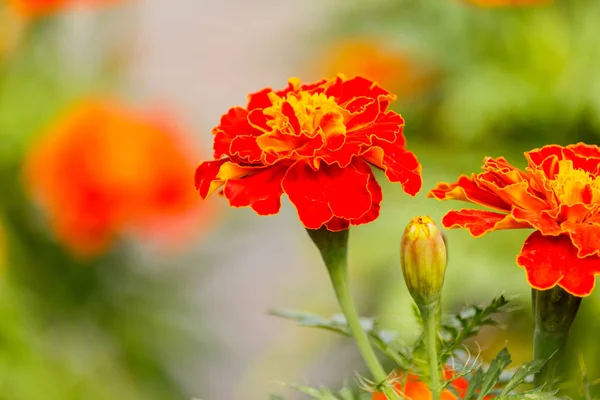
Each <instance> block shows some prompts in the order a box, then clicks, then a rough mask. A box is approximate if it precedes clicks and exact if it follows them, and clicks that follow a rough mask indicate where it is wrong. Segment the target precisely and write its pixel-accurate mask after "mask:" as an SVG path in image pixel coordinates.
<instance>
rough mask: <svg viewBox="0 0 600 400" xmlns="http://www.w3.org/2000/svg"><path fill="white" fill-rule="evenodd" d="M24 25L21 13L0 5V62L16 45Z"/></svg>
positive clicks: (21, 35)
mask: <svg viewBox="0 0 600 400" xmlns="http://www.w3.org/2000/svg"><path fill="white" fill-rule="evenodd" d="M25 26H26V21H25V19H24V18H23V17H22V16H21V15H19V14H18V13H16V12H15V11H14V10H11V9H9V8H5V7H2V6H1V5H0V62H1V61H2V60H3V59H4V58H5V57H6V56H7V55H9V54H10V53H11V52H12V51H13V50H14V49H15V48H16V47H17V46H18V44H19V42H20V41H21V38H22V37H23V33H24V32H25Z"/></svg>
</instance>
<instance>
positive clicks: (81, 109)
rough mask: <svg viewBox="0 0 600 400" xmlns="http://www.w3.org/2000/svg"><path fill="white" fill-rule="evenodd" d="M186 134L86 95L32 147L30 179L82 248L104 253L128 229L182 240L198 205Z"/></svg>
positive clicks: (66, 235) (60, 229)
mask: <svg viewBox="0 0 600 400" xmlns="http://www.w3.org/2000/svg"><path fill="white" fill-rule="evenodd" d="M183 140H184V138H182V137H181V136H180V131H179V130H178V129H175V128H174V127H173V126H172V124H171V122H170V121H167V120H165V119H164V118H162V117H159V116H157V115H155V114H150V113H141V112H137V111H130V110H128V109H127V108H125V107H122V106H120V105H118V104H114V103H112V102H108V101H84V102H81V103H79V104H76V105H75V106H74V107H73V108H72V109H70V110H68V111H67V113H66V114H65V115H64V116H62V117H61V118H59V119H58V120H57V121H56V123H55V124H54V125H53V126H52V127H51V128H50V129H49V130H48V131H47V132H46V134H44V135H43V136H42V137H41V138H40V140H39V141H38V142H37V143H36V144H35V145H34V146H33V148H32V150H31V152H30V153H29V154H28V155H27V158H26V160H25V182H26V185H27V188H28V189H29V191H30V192H31V193H32V195H34V196H35V197H36V200H37V201H38V202H39V203H40V205H41V206H42V208H43V210H44V211H45V213H46V214H47V215H48V217H49V220H50V223H51V225H52V228H53V230H54V231H55V233H56V236H57V238H58V239H59V240H60V241H61V242H63V243H64V244H65V245H67V246H68V247H69V248H70V249H72V250H73V251H74V252H75V253H77V254H80V255H84V256H93V255H97V254H99V253H102V252H103V251H105V250H107V248H108V247H109V246H110V245H111V243H112V241H113V239H114V238H115V237H117V236H119V235H122V234H125V233H130V232H131V233H135V234H136V236H137V237H142V236H143V237H144V238H145V239H148V238H149V237H148V235H152V236H153V237H152V238H151V239H156V238H157V236H158V235H161V234H163V233H165V232H168V235H169V238H170V239H172V240H177V241H179V240H180V239H182V238H183V237H186V236H187V235H188V234H191V233H192V232H193V229H194V228H192V227H191V226H192V225H194V226H197V225H198V218H197V217H198V216H199V214H198V213H199V211H200V209H198V208H197V206H198V201H197V197H196V194H195V191H194V188H193V186H191V185H190V183H189V182H190V180H191V178H192V176H191V175H192V174H191V171H193V167H194V164H193V162H192V155H191V154H189V152H188V151H187V148H188V145H189V143H185V142H183ZM203 217H205V216H204V215H203ZM159 239H161V242H162V243H164V240H163V238H162V237H161V238H159ZM166 244H169V245H170V244H171V242H167V243H166Z"/></svg>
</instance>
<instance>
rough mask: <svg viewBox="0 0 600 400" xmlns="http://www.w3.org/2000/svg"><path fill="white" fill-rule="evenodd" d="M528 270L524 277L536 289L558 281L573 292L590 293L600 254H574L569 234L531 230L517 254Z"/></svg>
mask: <svg viewBox="0 0 600 400" xmlns="http://www.w3.org/2000/svg"><path fill="white" fill-rule="evenodd" d="M517 264H518V265H520V266H521V267H523V268H525V270H526V271H527V281H528V282H529V284H530V285H531V286H532V287H533V288H535V289H539V290H546V289H550V288H552V287H554V286H555V285H557V284H558V285H559V286H560V287H562V288H563V289H565V290H566V291H567V292H569V293H571V294H572V295H574V296H581V297H583V296H587V295H589V294H590V293H591V292H592V290H593V288H594V285H595V282H596V277H595V276H596V274H598V273H600V257H597V256H591V257H586V258H579V257H577V249H576V248H575V246H573V244H572V243H571V239H570V238H569V236H568V235H560V236H543V235H542V234H541V233H540V232H537V231H536V232H534V233H532V234H531V235H530V236H529V237H528V238H527V240H526V241H525V244H524V245H523V249H522V250H521V254H520V255H519V256H518V257H517Z"/></svg>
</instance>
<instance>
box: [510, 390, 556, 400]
mask: <svg viewBox="0 0 600 400" xmlns="http://www.w3.org/2000/svg"><path fill="white" fill-rule="evenodd" d="M498 399H499V400H566V398H564V397H556V393H555V392H538V391H531V392H523V393H519V394H514V395H511V396H506V397H504V396H500V397H498Z"/></svg>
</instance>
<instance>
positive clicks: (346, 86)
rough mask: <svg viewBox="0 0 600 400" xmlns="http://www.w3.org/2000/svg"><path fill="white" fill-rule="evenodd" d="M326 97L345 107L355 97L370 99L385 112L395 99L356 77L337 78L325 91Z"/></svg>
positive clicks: (386, 92)
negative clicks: (330, 97) (332, 98)
mask: <svg viewBox="0 0 600 400" xmlns="http://www.w3.org/2000/svg"><path fill="white" fill-rule="evenodd" d="M325 94H327V96H333V97H334V98H335V100H336V102H337V103H338V104H341V105H346V104H347V103H348V102H350V101H351V100H352V99H354V98H355V97H356V96H358V95H360V96H365V97H371V98H372V99H375V100H377V101H378V102H379V106H380V109H381V110H382V111H383V110H385V109H386V108H387V107H388V106H389V104H390V101H392V100H393V99H394V98H395V97H394V95H392V94H391V93H390V92H388V91H387V90H385V89H382V88H381V87H379V86H378V85H377V84H375V83H374V82H372V81H370V80H368V79H365V78H363V77H360V76H357V77H354V78H351V79H348V80H345V79H343V78H342V77H341V76H338V77H337V78H336V80H335V82H334V83H333V84H332V85H331V86H330V87H329V88H327V90H325Z"/></svg>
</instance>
